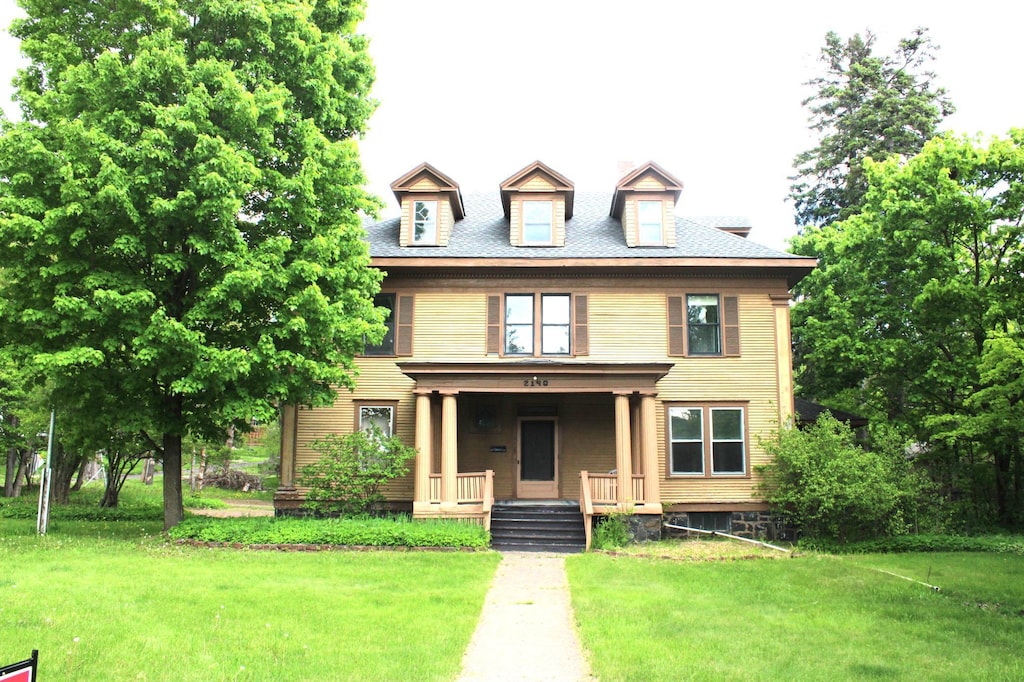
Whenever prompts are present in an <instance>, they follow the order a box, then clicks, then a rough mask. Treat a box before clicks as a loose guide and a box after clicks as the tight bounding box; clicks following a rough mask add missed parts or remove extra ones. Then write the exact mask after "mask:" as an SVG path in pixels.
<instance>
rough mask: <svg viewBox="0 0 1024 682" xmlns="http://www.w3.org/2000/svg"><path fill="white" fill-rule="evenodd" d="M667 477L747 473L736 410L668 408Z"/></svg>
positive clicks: (742, 427) (742, 419) (739, 414)
mask: <svg viewBox="0 0 1024 682" xmlns="http://www.w3.org/2000/svg"><path fill="white" fill-rule="evenodd" d="M668 420H669V424H668V429H669V453H668V461H669V473H670V474H671V475H674V476H707V475H709V474H708V472H710V475H711V476H742V475H745V474H746V473H747V470H746V467H747V457H746V441H747V439H746V423H745V414H744V409H743V408H742V407H738V406H722V407H718V406H705V405H699V406H689V405H686V406H674V405H673V406H669V407H668Z"/></svg>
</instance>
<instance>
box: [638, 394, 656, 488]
mask: <svg viewBox="0 0 1024 682" xmlns="http://www.w3.org/2000/svg"><path fill="white" fill-rule="evenodd" d="M640 457H641V458H642V461H643V463H644V495H645V497H646V499H645V500H644V502H645V503H646V504H648V505H654V504H658V505H660V504H661V470H660V469H659V468H658V415H657V410H656V404H655V402H654V394H653V393H645V394H644V395H643V396H641V397H640Z"/></svg>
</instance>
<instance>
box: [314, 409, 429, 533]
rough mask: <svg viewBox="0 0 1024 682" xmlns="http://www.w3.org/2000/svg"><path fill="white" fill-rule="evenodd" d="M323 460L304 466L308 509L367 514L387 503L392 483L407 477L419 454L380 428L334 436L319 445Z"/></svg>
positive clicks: (323, 513)
mask: <svg viewBox="0 0 1024 682" xmlns="http://www.w3.org/2000/svg"><path fill="white" fill-rule="evenodd" d="M312 447H313V449H314V450H316V451H317V452H319V453H320V459H319V460H317V461H316V462H315V463H313V464H309V465H306V466H304V467H303V468H302V469H301V471H300V478H299V482H300V483H301V484H302V485H305V486H308V487H309V492H308V493H306V502H305V503H304V506H305V507H306V508H307V509H309V510H310V511H313V512H314V513H316V514H322V515H331V514H338V515H342V516H346V515H353V514H355V515H359V514H366V513H367V512H369V511H370V510H371V509H373V507H374V505H376V504H377V503H379V502H383V501H384V495H383V494H382V493H381V492H380V488H381V486H382V485H384V484H385V483H387V482H388V481H390V480H392V479H395V478H398V477H399V476H404V475H405V474H406V473H408V471H409V467H408V462H409V460H410V459H412V458H413V457H415V456H416V450H415V449H413V448H410V447H408V446H407V445H405V444H404V443H402V441H401V440H399V439H398V437H397V436H390V437H387V438H385V437H384V435H383V434H382V433H381V431H380V429H378V428H377V427H372V428H371V429H370V430H369V431H356V432H354V433H350V434H348V435H345V436H339V435H338V434H335V433H332V434H330V435H328V436H327V437H325V438H323V439H321V440H318V441H315V442H314V443H313V446H312Z"/></svg>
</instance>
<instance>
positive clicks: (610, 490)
mask: <svg viewBox="0 0 1024 682" xmlns="http://www.w3.org/2000/svg"><path fill="white" fill-rule="evenodd" d="M645 490H646V488H645V486H644V476H643V475H640V474H633V486H632V491H631V492H632V497H630V498H629V499H626V500H620V499H619V498H618V491H619V478H618V476H616V475H615V474H591V473H588V472H586V471H581V472H580V512H581V513H582V514H583V529H584V531H585V532H586V535H587V549H590V540H591V533H592V526H593V518H594V517H595V516H601V515H603V514H607V513H608V511H611V510H613V509H618V508H619V505H620V504H621V505H623V506H625V505H637V504H641V505H642V504H644V502H645V501H646V498H645Z"/></svg>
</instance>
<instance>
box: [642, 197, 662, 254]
mask: <svg viewBox="0 0 1024 682" xmlns="http://www.w3.org/2000/svg"><path fill="white" fill-rule="evenodd" d="M664 215H665V213H664V206H663V204H662V202H660V201H638V202H637V241H638V243H639V244H640V245H641V246H655V245H656V246H661V245H662V244H664V243H665V233H664V229H663V225H662V220H663V218H664Z"/></svg>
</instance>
